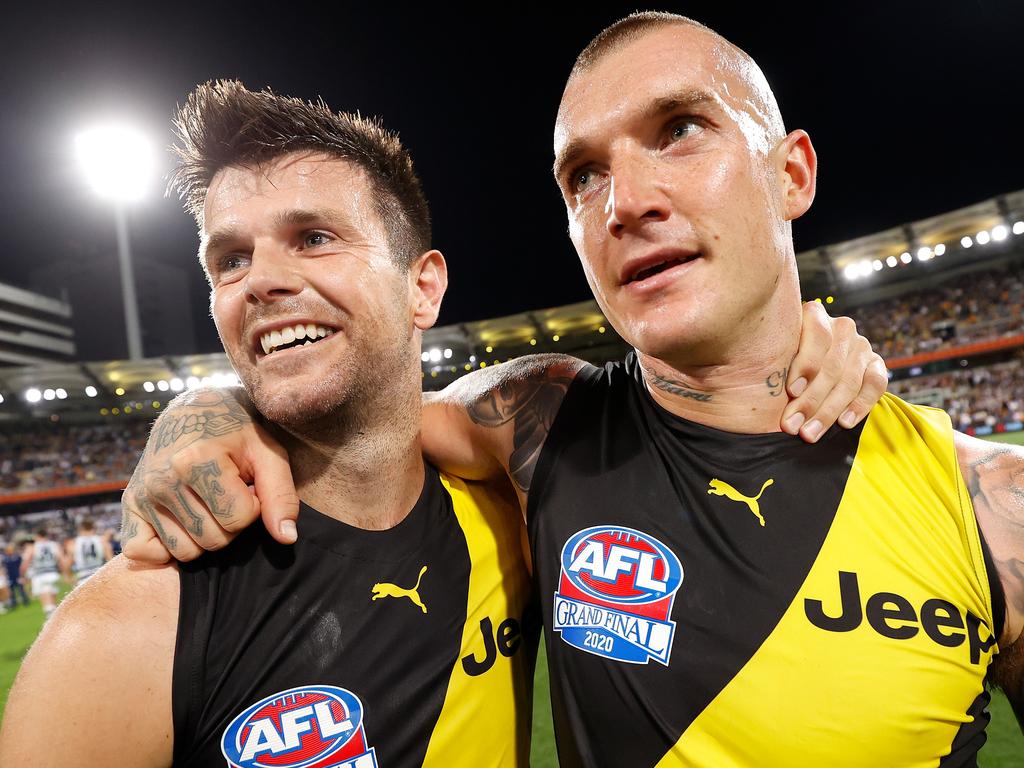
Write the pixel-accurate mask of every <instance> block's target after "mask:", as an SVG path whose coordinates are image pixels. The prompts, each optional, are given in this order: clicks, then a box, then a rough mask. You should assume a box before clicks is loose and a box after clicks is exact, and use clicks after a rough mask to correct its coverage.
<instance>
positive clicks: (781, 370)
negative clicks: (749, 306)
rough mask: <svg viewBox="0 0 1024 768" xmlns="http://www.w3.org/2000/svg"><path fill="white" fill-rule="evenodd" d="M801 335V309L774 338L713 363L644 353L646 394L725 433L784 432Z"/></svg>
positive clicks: (724, 353) (745, 343) (640, 356)
mask: <svg viewBox="0 0 1024 768" xmlns="http://www.w3.org/2000/svg"><path fill="white" fill-rule="evenodd" d="M799 335H800V314H799V308H798V309H797V312H796V314H795V316H793V317H786V318H785V319H784V320H782V321H781V322H780V323H779V325H778V326H776V328H775V330H774V331H773V332H772V333H764V334H761V335H760V336H758V337H756V338H754V339H749V338H748V339H746V340H744V341H743V342H742V343H738V344H736V345H734V346H733V347H731V348H729V349H726V350H724V351H722V352H719V353H718V354H716V355H715V356H714V359H716V361H717V362H715V363H714V364H706V365H686V364H685V362H683V361H667V360H662V359H658V358H655V357H652V356H650V355H645V354H644V353H642V352H640V351H639V350H638V351H637V359H638V361H639V363H640V367H641V370H642V372H643V379H644V384H645V385H646V386H647V391H648V392H650V393H651V397H652V398H653V399H654V401H655V402H656V403H657V404H658V405H660V406H661V407H662V408H664V409H665V410H667V411H669V412H670V413H673V414H675V415H676V416H681V417H683V418H685V419H689V420H690V421H694V422H697V423H698V424H704V425H706V426H709V427H714V428H715V429H721V430H724V431H726V432H737V433H741V434H757V433H764V432H779V431H781V428H780V421H781V420H782V412H783V410H784V409H785V407H786V404H787V403H788V402H789V395H788V394H787V393H786V377H787V375H788V373H789V364H790V362H791V361H792V359H793V357H794V355H795V354H796V350H797V343H798V339H799Z"/></svg>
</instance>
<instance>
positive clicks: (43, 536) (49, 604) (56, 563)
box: [21, 528, 67, 618]
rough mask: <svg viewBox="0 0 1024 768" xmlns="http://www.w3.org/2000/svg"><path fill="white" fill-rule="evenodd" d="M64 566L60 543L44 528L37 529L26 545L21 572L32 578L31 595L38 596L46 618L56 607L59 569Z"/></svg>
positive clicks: (65, 562) (64, 567)
mask: <svg viewBox="0 0 1024 768" xmlns="http://www.w3.org/2000/svg"><path fill="white" fill-rule="evenodd" d="M66 568H67V559H66V558H65V557H64V554H63V553H62V552H61V551H60V545H59V544H57V542H56V541H54V540H53V539H52V538H50V533H49V531H48V530H47V529H46V528H40V529H39V530H37V531H36V537H35V540H34V541H33V542H32V543H31V544H29V545H28V546H27V547H26V550H25V559H24V560H23V562H22V564H21V574H22V576H28V577H29V578H30V579H31V580H32V582H31V583H32V596H33V597H38V598H39V602H40V603H42V606H43V614H44V615H45V616H46V618H49V617H50V614H52V613H53V612H54V610H56V608H57V587H58V585H59V583H60V574H61V571H64V570H66Z"/></svg>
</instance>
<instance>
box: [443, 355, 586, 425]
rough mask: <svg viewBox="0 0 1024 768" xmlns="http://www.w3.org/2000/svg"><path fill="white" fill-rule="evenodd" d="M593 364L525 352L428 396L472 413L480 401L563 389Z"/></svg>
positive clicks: (566, 356)
mask: <svg viewBox="0 0 1024 768" xmlns="http://www.w3.org/2000/svg"><path fill="white" fill-rule="evenodd" d="M592 367H593V366H590V365H589V364H588V363H586V362H584V361H583V360H580V359H578V358H575V357H570V356H569V355H527V356H525V357H519V358H516V359H515V360H509V361H508V362H507V363H503V364H501V365H496V366H493V367H491V368H481V369H480V370H477V371H474V372H473V373H470V374H469V375H467V376H463V377H461V378H459V379H457V380H456V381H455V382H453V383H452V384H451V385H449V386H448V387H446V388H445V389H444V390H442V391H441V392H438V393H435V394H433V395H431V396H430V399H431V400H433V401H437V402H448V403H452V404H458V405H461V406H462V407H464V408H467V409H469V410H470V412H471V413H472V412H473V408H474V407H475V406H479V405H480V404H484V403H486V404H490V405H492V406H495V405H497V402H496V400H495V399H496V398H499V399H500V400H502V401H516V402H518V401H522V400H523V399H524V398H529V397H530V396H531V395H532V394H534V393H536V392H537V391H539V390H542V389H551V388H556V389H557V388H561V389H562V390H563V391H564V390H565V389H567V388H568V386H569V384H571V383H572V381H573V379H575V378H576V376H577V375H578V374H579V373H580V371H582V370H584V369H587V368H592ZM484 410H487V409H486V407H485V408H484Z"/></svg>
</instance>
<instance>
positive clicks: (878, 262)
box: [871, 259, 885, 272]
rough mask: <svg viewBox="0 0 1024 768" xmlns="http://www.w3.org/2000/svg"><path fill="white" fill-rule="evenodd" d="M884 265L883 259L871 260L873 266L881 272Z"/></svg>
mask: <svg viewBox="0 0 1024 768" xmlns="http://www.w3.org/2000/svg"><path fill="white" fill-rule="evenodd" d="M883 266H885V265H884V264H882V260H881V259H875V260H874V261H872V262H871V268H872V269H873V270H875V272H881V271H882V267H883Z"/></svg>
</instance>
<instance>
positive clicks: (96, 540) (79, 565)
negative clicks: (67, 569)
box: [68, 518, 114, 584]
mask: <svg viewBox="0 0 1024 768" xmlns="http://www.w3.org/2000/svg"><path fill="white" fill-rule="evenodd" d="M70 545H71V546H70V552H69V553H68V554H69V560H70V562H71V569H72V572H73V574H74V577H75V581H76V583H77V584H81V583H82V582H83V581H85V580H86V579H88V578H89V577H90V576H92V575H93V574H94V573H96V571H98V570H99V569H100V568H101V567H103V564H104V563H105V562H107V561H108V560H112V559H113V557H114V553H113V551H112V549H111V547H110V541H109V540H108V539H107V538H106V537H104V536H101V535H100V534H98V533H96V524H95V523H93V521H92V520H90V519H88V518H85V519H83V520H82V522H81V523H79V525H78V535H77V536H75V538H74V539H72V540H71V541H70Z"/></svg>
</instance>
